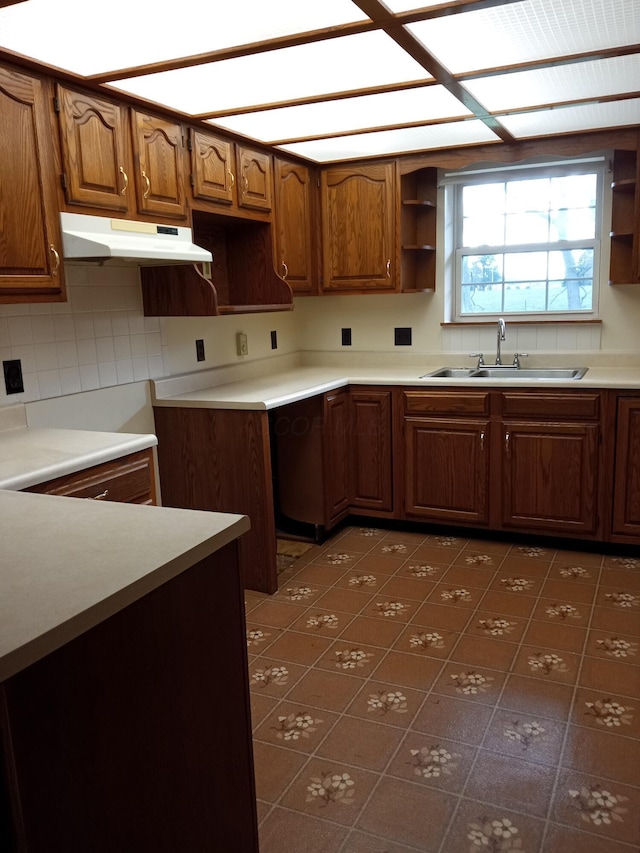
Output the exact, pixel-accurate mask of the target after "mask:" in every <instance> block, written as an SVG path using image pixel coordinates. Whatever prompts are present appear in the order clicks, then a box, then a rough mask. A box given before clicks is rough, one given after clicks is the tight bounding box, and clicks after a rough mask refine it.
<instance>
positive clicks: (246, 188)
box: [242, 175, 249, 192]
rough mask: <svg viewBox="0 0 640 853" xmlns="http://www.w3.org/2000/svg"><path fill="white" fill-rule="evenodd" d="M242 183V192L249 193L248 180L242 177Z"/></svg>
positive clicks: (244, 176)
mask: <svg viewBox="0 0 640 853" xmlns="http://www.w3.org/2000/svg"><path fill="white" fill-rule="evenodd" d="M242 183H243V184H244V191H245V192H249V179H248V178H247V176H246V175H243V176H242Z"/></svg>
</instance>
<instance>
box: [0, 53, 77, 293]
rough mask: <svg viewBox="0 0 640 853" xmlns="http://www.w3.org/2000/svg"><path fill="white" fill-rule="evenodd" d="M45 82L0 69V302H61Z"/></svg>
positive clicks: (59, 249) (62, 286)
mask: <svg viewBox="0 0 640 853" xmlns="http://www.w3.org/2000/svg"><path fill="white" fill-rule="evenodd" d="M47 95H48V84H47V82H46V81H43V80H41V79H39V78H37V77H32V76H31V75H29V74H23V73H22V72H18V71H13V70H11V69H10V68H8V67H4V66H2V67H0V115H1V116H2V123H1V129H0V139H1V141H2V142H1V149H2V157H0V222H1V223H2V226H1V229H0V230H1V232H2V239H1V240H0V303H10V302H61V301H64V300H65V298H66V291H65V283H64V267H63V265H62V262H61V254H62V238H61V234H60V223H59V218H58V204H57V183H56V181H57V177H56V171H55V164H54V152H53V149H52V146H51V131H50V127H49V112H48V108H47Z"/></svg>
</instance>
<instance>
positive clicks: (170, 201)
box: [131, 110, 187, 219]
mask: <svg viewBox="0 0 640 853" xmlns="http://www.w3.org/2000/svg"><path fill="white" fill-rule="evenodd" d="M131 129H132V139H133V156H134V164H135V166H134V178H135V191H136V203H137V208H138V211H139V212H140V213H148V214H153V215H154V216H157V217H160V218H162V217H169V218H171V219H186V218H187V205H186V196H185V165H184V148H183V138H182V134H183V130H182V125H180V124H176V123H175V122H172V121H168V120H166V119H163V118H159V117H158V116H154V115H150V114H149V113H146V112H144V113H143V112H139V111H138V110H131Z"/></svg>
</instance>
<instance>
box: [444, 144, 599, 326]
mask: <svg viewBox="0 0 640 853" xmlns="http://www.w3.org/2000/svg"><path fill="white" fill-rule="evenodd" d="M610 157H611V152H596V153H594V154H593V155H592V156H588V157H577V158H575V159H570V160H567V159H566V158H563V159H554V158H549V157H539V158H536V160H532V161H529V162H523V163H519V164H517V165H509V164H498V165H495V166H493V165H492V166H487V167H486V168H482V169H478V168H474V167H471V168H469V169H464V170H460V171H457V172H445V173H444V174H443V176H442V177H441V180H440V188H441V191H442V193H443V196H444V198H443V201H444V204H443V205H442V206H441V208H440V209H441V210H444V216H443V219H442V221H441V223H440V224H441V231H440V233H441V234H442V236H443V238H444V239H443V240H442V242H441V245H443V246H444V249H445V254H444V264H443V274H444V285H445V288H444V289H445V304H444V320H445V322H453V323H456V324H465V323H466V324H477V323H482V322H484V321H486V322H487V323H493V322H495V321H496V319H497V318H498V317H500V316H501V313H500V312H496V313H491V314H489V313H482V314H480V313H479V314H474V315H469V314H461V312H460V297H461V293H460V278H461V269H460V266H461V260H460V259H461V256H462V251H463V250H462V249H461V248H458V245H457V244H458V230H459V228H460V222H461V220H460V218H459V216H458V211H457V209H456V204H457V202H456V198H457V195H458V193H457V192H456V187H458V186H459V185H461V184H469V183H489V182H494V181H495V180H496V179H498V178H500V177H503V176H508V177H512V178H516V177H519V176H521V175H531V174H532V173H533V172H534V171H535V170H542V169H543V170H544V174H545V176H547V175H550V174H552V175H556V174H571V173H575V171H577V170H578V169H580V170H582V171H591V170H592V169H593V170H595V171H597V173H598V197H599V199H600V204H599V206H598V208H597V210H596V227H595V235H596V236H595V238H594V239H593V240H581V241H572V242H571V246H572V247H574V246H578V247H579V246H582V245H584V246H586V247H591V246H593V248H594V263H593V307H592V309H591V310H589V311H546V312H544V313H533V312H520V313H515V312H514V313H511V312H506V313H504V316H505V318H508V319H509V321H510V322H516V323H517V322H529V323H551V322H554V321H556V322H557V321H559V320H560V321H562V320H564V321H575V320H583V321H593V320H598V319H599V302H600V290H601V286H602V283H603V282H606V281H607V280H608V276H609V273H608V264H609V245H610V243H609V240H610V237H609V232H610V222H609V220H610V215H611V198H610V197H611V186H610V180H609V179H608V178H609V175H608V172H609V171H610ZM583 165H584V169H581V167H582V166H583ZM550 246H551V247H553V244H547V243H545V244H526V245H524V246H512V245H509V247H508V248H509V251H517V250H518V249H520V250H522V249H526V250H527V251H535V250H536V249H538V250H540V249H544V250H545V251H546V250H547V249H548V248H549V247H550ZM481 248H482V251H483V252H484V251H489V252H492V251H495V252H503V251H504V248H505V247H504V246H500V247H497V246H493V247H492V246H488V247H485V246H483V247H481ZM557 248H562V246H561V245H560V244H557Z"/></svg>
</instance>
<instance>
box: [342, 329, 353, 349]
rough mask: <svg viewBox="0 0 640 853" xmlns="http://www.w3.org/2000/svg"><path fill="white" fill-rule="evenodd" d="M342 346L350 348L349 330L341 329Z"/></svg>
mask: <svg viewBox="0 0 640 853" xmlns="http://www.w3.org/2000/svg"><path fill="white" fill-rule="evenodd" d="M342 346H343V347H350V346H351V329H343V330H342Z"/></svg>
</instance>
